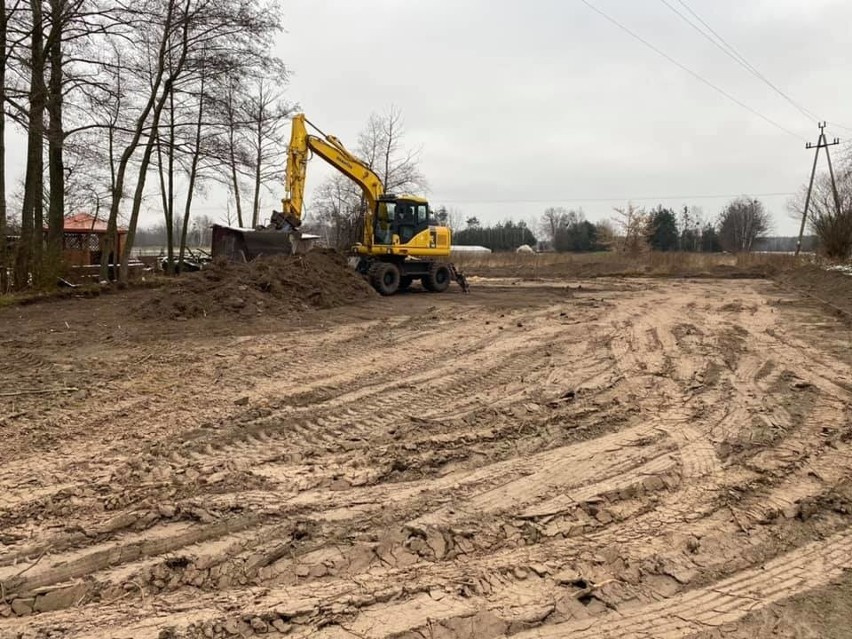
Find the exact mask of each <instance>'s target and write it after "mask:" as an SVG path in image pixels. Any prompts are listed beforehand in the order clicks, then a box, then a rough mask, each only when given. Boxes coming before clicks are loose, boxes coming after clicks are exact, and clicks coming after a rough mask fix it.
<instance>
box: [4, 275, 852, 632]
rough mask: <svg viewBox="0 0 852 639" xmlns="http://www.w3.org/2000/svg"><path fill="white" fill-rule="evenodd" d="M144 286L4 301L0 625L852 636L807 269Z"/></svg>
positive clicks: (834, 421) (839, 401)
mask: <svg viewBox="0 0 852 639" xmlns="http://www.w3.org/2000/svg"><path fill="white" fill-rule="evenodd" d="M144 295H145V292H141V291H133V292H128V293H124V294H121V295H115V296H108V297H104V298H100V299H96V300H68V301H62V302H55V303H51V304H41V305H36V306H31V307H22V308H14V309H5V310H3V311H2V312H0V323H2V325H3V327H4V330H3V335H2V337H0V348H1V349H2V353H3V357H2V367H0V393H2V396H0V437H2V441H3V445H2V446H0V584H2V588H0V595H2V600H0V637H3V638H4V639H5V638H6V637H27V638H30V637H92V638H99V639H105V638H107V637H110V638H113V637H114V638H134V639H144V638H148V637H157V638H163V639H166V638H170V637H175V638H177V637H191V638H196V637H197V638H201V637H227V636H252V635H255V634H257V635H262V634H268V635H275V634H276V633H277V634H278V635H285V634H286V635H290V636H294V637H307V636H312V637H322V638H336V637H340V638H359V639H364V638H374V637H375V638H379V637H412V638H413V637H419V638H424V639H425V638H429V639H431V638H441V639H451V638H474V637H476V638H486V637H499V636H509V635H510V636H513V637H518V638H519V639H520V638H524V639H527V638H533V637H565V636H571V637H577V638H580V637H647V638H671V639H674V638H681V637H701V638H702V639H711V638H717V637H743V638H746V637H747V638H749V639H753V638H755V637H776V636H781V637H849V636H850V634H849V633H850V631H849V630H848V625H846V624H848V623H849V613H850V610H852V604H850V601H852V600H851V599H850V598H852V594H850V593H852V587H850V585H849V584H850V576H849V574H850V573H848V572H845V571H848V570H850V569H852V525H850V524H852V515H851V514H850V512H852V477H851V476H850V468H852V416H851V415H852V405H851V404H850V402H852V353H850V348H849V347H850V344H852V331H850V325H849V323H848V322H847V321H846V320H844V318H843V317H839V316H838V315H837V314H836V313H832V312H830V311H829V310H827V309H824V308H823V307H821V306H820V305H818V304H817V303H816V302H815V301H814V300H813V299H810V298H808V297H805V296H802V295H801V294H800V293H799V292H795V291H791V290H789V289H784V288H781V287H779V286H778V285H776V284H773V283H772V282H769V281H763V280H736V281H733V280H707V279H705V280H662V279H654V280H641V279H631V280H620V279H606V280H603V279H602V280H594V281H582V282H581V281H567V280H563V281H538V282H512V281H507V280H478V281H475V282H474V293H473V294H471V295H469V296H464V295H461V294H459V293H457V292H453V293H448V294H445V295H430V294H425V293H415V292H412V293H410V294H405V295H398V296H396V297H394V298H390V299H376V300H373V301H370V302H366V303H362V304H358V305H351V306H346V307H343V308H340V309H335V310H327V311H311V312H306V313H304V314H302V315H299V316H297V317H290V318H287V319H282V320H279V321H276V319H275V318H271V317H266V318H258V319H253V320H251V321H250V322H248V323H246V322H244V321H243V320H238V321H234V320H229V319H227V318H208V319H206V320H202V319H199V320H190V321H183V322H176V321H173V320H165V319H164V320H163V321H154V320H147V321H142V320H141V319H139V318H138V317H137V316H136V313H134V312H132V311H131V310H130V309H134V308H138V304H139V303H140V301H143V300H144ZM75 389H76V390H75ZM32 391H49V392H45V393H40V394H35V393H33V392H32ZM14 393H20V394H14ZM844 633H846V634H844Z"/></svg>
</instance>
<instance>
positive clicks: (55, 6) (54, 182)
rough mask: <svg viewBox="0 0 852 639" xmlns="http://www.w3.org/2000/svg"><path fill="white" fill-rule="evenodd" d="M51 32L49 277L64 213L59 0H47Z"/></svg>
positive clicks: (57, 259)
mask: <svg viewBox="0 0 852 639" xmlns="http://www.w3.org/2000/svg"><path fill="white" fill-rule="evenodd" d="M50 12H51V18H52V22H53V30H52V31H53V32H52V33H51V35H50V37H49V40H50V44H49V49H50V50H49V52H48V54H49V57H50V92H49V94H48V99H47V111H48V115H49V117H50V122H49V125H48V132H47V139H48V171H49V176H50V200H49V204H48V213H47V225H48V227H47V228H48V231H47V259H46V261H45V273H46V274H47V275H48V276H49V277H50V278H51V279H52V280H55V278H56V277H57V276H58V275H59V270H60V265H61V261H62V237H63V234H64V224H65V219H64V217H65V216H64V213H65V164H64V161H63V155H62V144H63V140H64V138H65V133H64V131H63V127H62V64H63V60H62V24H63V16H62V2H61V0H50Z"/></svg>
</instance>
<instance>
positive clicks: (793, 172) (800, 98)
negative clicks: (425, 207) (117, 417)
mask: <svg viewBox="0 0 852 639" xmlns="http://www.w3.org/2000/svg"><path fill="white" fill-rule="evenodd" d="M589 2H590V3H592V4H593V5H595V6H597V7H598V8H600V9H601V10H602V11H604V12H606V13H607V14H609V15H611V16H612V17H613V18H615V19H616V20H618V21H619V22H621V23H622V24H624V25H625V26H627V27H628V28H630V29H631V30H633V31H635V32H636V33H637V34H639V35H640V36H642V37H643V38H645V39H646V40H647V41H649V42H650V43H652V44H653V45H654V46H656V47H658V48H659V49H661V50H662V51H664V52H665V53H667V54H668V55H669V56H671V57H673V58H675V59H676V60H677V61H678V62H680V63H681V64H683V65H685V66H687V67H689V68H690V69H692V70H694V71H695V72H696V73H698V74H700V75H701V76H703V77H704V78H706V79H707V80H709V81H710V82H712V83H714V84H716V85H717V86H719V87H720V88H722V89H724V90H725V91H727V92H728V93H729V94H730V95H732V96H734V97H735V98H736V99H737V100H739V101H741V102H742V103H744V104H746V105H748V106H749V107H751V108H752V109H754V110H755V111H758V112H760V113H761V114H763V115H764V116H765V117H767V118H769V119H771V120H773V121H775V122H777V123H778V124H780V125H781V126H783V127H784V128H786V129H789V131H791V132H792V133H794V134H795V135H791V134H790V133H787V132H784V131H782V130H780V129H779V128H777V127H775V126H773V125H771V124H769V123H767V122H766V121H765V120H763V119H761V118H760V117H759V116H757V115H754V114H753V113H750V112H749V111H747V110H746V109H744V108H742V107H741V106H737V105H736V104H734V103H732V102H731V101H730V100H729V99H727V98H726V97H724V96H722V95H720V94H719V93H717V92H716V91H714V90H713V89H712V88H710V87H708V86H706V85H705V84H702V83H701V82H700V81H698V80H696V79H695V78H694V77H693V76H691V75H690V74H689V73H687V72H685V71H683V70H682V69H680V68H678V67H676V66H675V65H674V64H672V63H671V62H669V61H667V60H665V59H663V58H662V57H660V56H659V55H658V54H657V53H655V52H653V51H652V50H650V49H648V48H647V47H646V46H644V45H643V44H641V43H640V42H637V41H636V40H634V39H632V38H631V37H630V36H629V35H628V34H626V33H625V32H624V31H622V30H620V29H619V28H618V27H616V26H614V25H613V24H612V23H610V22H608V21H607V20H606V19H604V18H603V17H602V16H601V15H599V14H597V13H595V12H594V11H592V10H591V9H590V8H589V7H588V6H587V5H586V4H584V3H583V1H582V0H526V1H519V0H514V1H512V2H509V1H507V0H455V1H453V0H405V1H403V0H359V1H358V2H352V1H351V0H282V4H283V7H284V23H285V27H286V33H283V34H281V36H280V38H279V40H278V42H277V46H276V53H277V54H278V55H279V56H280V57H281V58H282V59H283V60H284V61H285V62H286V63H287V65H288V66H289V67H290V69H291V71H292V77H291V80H290V85H289V91H288V93H289V97H290V99H291V100H292V101H294V102H298V103H299V104H300V106H301V107H302V109H303V110H304V111H305V112H306V113H307V114H308V117H309V118H310V119H311V120H312V121H314V122H315V123H317V124H318V125H319V126H320V127H321V128H323V129H324V130H325V131H327V132H331V133H334V134H336V135H337V136H338V137H340V138H341V139H342V140H343V142H344V143H348V144H349V145H350V146H355V143H356V141H357V133H358V131H359V130H360V129H361V128H362V127H363V125H364V123H365V122H366V120H367V118H368V116H369V114H370V112H371V111H384V110H387V109H388V108H389V107H390V106H391V105H392V104H393V105H396V106H397V107H399V108H400V109H401V110H402V112H403V116H404V121H405V125H406V129H407V139H406V141H407V143H408V144H409V145H410V146H413V147H417V148H420V149H422V152H421V153H422V154H421V158H422V169H423V172H424V174H425V175H426V177H427V179H428V181H429V186H430V189H429V192H428V194H427V195H428V196H429V198H430V201H431V202H432V204H433V206H436V205H441V204H445V205H447V206H452V207H456V208H458V209H461V210H462V211H463V212H464V213H465V214H466V215H476V216H478V217H479V218H480V220H483V221H497V220H500V219H504V218H506V217H514V218H515V219H526V220H533V219H537V218H538V217H539V216H540V214H541V212H542V211H543V210H544V209H545V208H546V207H548V206H566V207H582V208H583V209H584V211H585V212H586V215H587V217H589V218H590V219H592V220H598V219H603V218H608V217H610V216H611V215H612V207H613V206H617V205H619V204H623V203H624V202H626V201H627V200H628V199H631V198H632V199H633V200H634V201H635V202H636V203H637V204H641V205H645V206H653V205H656V204H657V203H663V204H665V205H669V206H681V205H682V204H684V203H686V204H690V205H698V206H701V207H702V208H703V209H704V212H705V214H706V215H707V216H708V217H709V216H711V215H712V216H715V215H716V214H717V213H718V210H719V209H720V208H721V206H722V205H723V204H724V202H725V201H726V200H728V199H730V196H734V195H737V194H750V195H755V196H757V197H760V198H761V199H763V200H764V201H765V203H766V204H767V206H768V208H769V210H770V212H771V213H772V214H773V219H774V224H775V228H774V230H775V231H776V232H778V233H783V234H793V233H795V232H796V231H797V228H796V227H797V225H796V223H795V222H794V221H793V220H791V219H790V218H789V216H788V214H787V212H786V208H785V202H786V199H787V196H786V195H773V196H766V195H763V194H770V193H782V194H783V193H788V192H791V191H795V190H797V189H798V188H799V187H800V185H801V184H802V183H803V182H805V181H806V180H807V177H808V172H809V170H810V164H811V162H812V153H811V152H809V151H805V149H804V142H805V140H814V141H815V140H816V135H817V132H818V131H817V128H816V123H815V122H814V121H812V120H811V119H809V118H806V117H805V116H804V115H803V114H801V113H800V112H799V111H798V110H797V109H796V108H794V107H793V106H791V105H790V104H789V103H788V102H786V101H785V100H784V99H783V98H782V97H780V96H779V95H778V94H777V93H775V92H774V91H773V90H772V89H771V88H770V87H768V86H767V85H765V84H763V83H762V82H761V81H760V80H758V79H757V78H755V77H754V76H753V75H750V74H749V73H748V72H746V71H745V70H743V69H742V68H741V67H740V66H738V65H737V64H736V63H735V62H734V61H733V60H732V59H730V58H729V57H726V56H725V55H724V54H723V53H722V52H721V51H720V50H719V49H717V48H715V47H714V46H713V44H711V43H710V42H709V41H707V40H706V39H704V38H702V36H701V35H700V34H699V33H697V32H696V31H695V30H693V29H692V28H691V27H690V26H689V25H688V24H686V23H685V22H683V21H682V20H681V19H680V18H679V17H678V16H677V15H675V14H674V13H673V12H672V11H671V10H670V9H669V8H668V7H667V6H666V5H665V4H664V2H663V1H662V0H632V1H627V0H589ZM668 2H669V3H670V4H671V5H672V6H674V7H676V8H678V9H679V10H680V11H682V12H684V13H686V9H685V8H684V5H683V4H681V3H680V2H679V0H668ZM684 2H685V3H686V4H687V5H688V6H689V7H691V8H692V9H694V10H695V11H696V12H697V13H698V14H699V15H701V17H702V18H704V19H705V20H706V22H707V23H708V24H709V25H710V26H711V27H713V28H714V29H715V30H716V31H717V32H718V33H719V34H720V35H721V36H723V37H724V38H725V39H726V40H727V41H728V42H729V43H731V44H732V45H733V46H734V47H735V48H736V49H738V51H739V52H740V53H741V54H742V55H743V56H744V57H745V58H746V59H747V60H748V61H749V62H750V63H751V64H752V65H754V67H756V68H757V69H759V70H760V71H761V72H762V73H763V74H764V75H765V76H766V77H767V78H769V79H770V80H771V81H772V82H774V83H775V84H776V85H777V86H778V87H780V88H781V89H782V90H783V91H784V92H785V93H786V94H787V95H789V96H791V97H792V98H793V99H794V100H795V101H796V102H798V103H799V104H801V105H802V106H804V107H805V108H806V109H809V110H811V111H813V112H815V113H816V114H817V115H818V116H819V117H820V118H825V119H827V120H829V121H830V122H836V123H838V124H842V125H845V126H847V127H852V84H850V83H849V82H848V77H849V73H850V71H852V30H850V29H849V25H850V24H852V2H849V1H848V0H736V1H735V0H684ZM829 134H830V135H832V136H834V135H837V136H839V137H841V138H843V137H852V128H850V129H846V130H845V129H842V128H839V127H831V128H830V129H829ZM835 149H836V147H835ZM12 155H13V158H12V164H13V166H12V169H13V170H14V168H15V161H14V156H15V153H14V152H13V154H12ZM283 162H284V158H282V163H283ZM321 165H322V162H321V161H320V160H314V162H313V163H312V166H311V169H310V170H309V189H310V188H311V187H313V186H316V185H317V184H318V183H319V182H320V181H321V179H322V177H323V176H325V175H327V174H328V169H327V168H326V167H323V166H321ZM18 166H20V165H18ZM706 195H719V196H722V197H720V198H699V197H697V196H706ZM270 205H272V200H271V199H270ZM203 206H204V208H205V210H204V212H205V213H208V214H211V215H214V216H215V212H216V210H217V209H218V208H220V207H222V206H223V202H219V201H215V198H214V201H208V202H205V203H204V204H203ZM309 210H310V209H309ZM148 219H149V220H153V219H154V218H148Z"/></svg>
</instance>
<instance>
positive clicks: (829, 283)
mask: <svg viewBox="0 0 852 639" xmlns="http://www.w3.org/2000/svg"><path fill="white" fill-rule="evenodd" d="M777 279H778V281H780V282H782V283H783V284H786V285H787V286H789V287H791V288H794V289H796V290H797V291H799V292H800V293H803V294H804V295H807V296H809V297H813V298H815V299H817V300H818V301H820V302H823V303H824V304H827V305H829V306H831V307H832V308H834V310H835V311H837V312H838V313H841V314H843V315H845V316H846V317H852V275H850V274H849V273H847V272H844V271H830V270H827V269H824V268H820V267H819V266H816V265H806V266H801V267H799V268H797V269H794V270H790V271H787V272H785V273H783V274H781V275H780V276H779V277H778V278H777Z"/></svg>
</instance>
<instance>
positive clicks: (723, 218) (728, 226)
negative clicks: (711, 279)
mask: <svg viewBox="0 0 852 639" xmlns="http://www.w3.org/2000/svg"><path fill="white" fill-rule="evenodd" d="M769 226H770V224H769V214H768V213H767V212H766V209H765V208H764V206H763V203H762V202H760V201H759V200H756V199H752V198H749V197H746V196H742V197H739V198H737V199H735V200H733V201H731V202H729V203H728V205H727V206H726V207H725V208H724V209H723V210H722V213H721V214H720V215H719V241H720V242H721V244H722V248H723V249H724V250H726V251H729V252H731V253H740V252H743V251H751V249H752V246H753V245H754V241H755V240H756V239H757V238H759V237H761V236H763V235H765V234H766V232H767V231H768V230H769Z"/></svg>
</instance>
